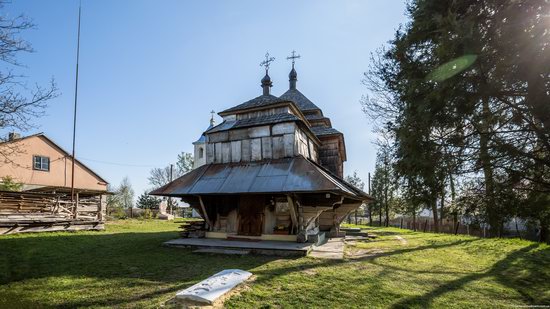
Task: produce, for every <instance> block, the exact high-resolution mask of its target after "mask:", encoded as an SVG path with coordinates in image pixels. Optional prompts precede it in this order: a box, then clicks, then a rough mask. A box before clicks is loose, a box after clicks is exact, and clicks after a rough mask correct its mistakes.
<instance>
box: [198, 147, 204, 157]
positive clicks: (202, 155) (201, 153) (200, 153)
mask: <svg viewBox="0 0 550 309" xmlns="http://www.w3.org/2000/svg"><path fill="white" fill-rule="evenodd" d="M202 157H204V148H202V147H201V148H199V159H202Z"/></svg>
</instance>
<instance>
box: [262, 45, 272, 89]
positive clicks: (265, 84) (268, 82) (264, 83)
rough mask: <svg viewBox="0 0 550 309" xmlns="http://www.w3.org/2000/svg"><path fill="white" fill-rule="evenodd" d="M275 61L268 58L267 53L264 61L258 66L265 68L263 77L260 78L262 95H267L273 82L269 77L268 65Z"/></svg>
mask: <svg viewBox="0 0 550 309" xmlns="http://www.w3.org/2000/svg"><path fill="white" fill-rule="evenodd" d="M273 61H275V57H269V53H265V60H264V61H262V62H261V63H260V66H262V67H265V76H264V78H262V89H263V95H269V93H270V91H271V87H273V82H271V77H269V65H270V64H271V62H273Z"/></svg>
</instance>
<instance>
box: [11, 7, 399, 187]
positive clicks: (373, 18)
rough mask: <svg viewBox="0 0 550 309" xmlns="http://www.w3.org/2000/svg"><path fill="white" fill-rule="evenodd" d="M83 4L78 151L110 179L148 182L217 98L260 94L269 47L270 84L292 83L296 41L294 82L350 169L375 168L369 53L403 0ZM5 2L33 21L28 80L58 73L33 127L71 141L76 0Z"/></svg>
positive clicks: (189, 138)
mask: <svg viewBox="0 0 550 309" xmlns="http://www.w3.org/2000/svg"><path fill="white" fill-rule="evenodd" d="M82 8H83V13H82V30H81V53H80V77H79V79H80V82H79V110H78V119H79V121H78V127H77V151H76V157H77V158H79V159H81V160H82V161H83V162H84V163H86V164H87V165H88V166H90V167H91V168H92V169H94V170H95V171H97V172H98V173H99V174H100V175H101V176H103V177H104V178H106V179H107V180H108V181H109V182H110V183H112V184H115V185H116V184H118V183H120V181H121V180H122V178H123V177H125V176H128V177H129V178H130V181H131V183H132V184H133V186H134V189H135V191H136V194H139V193H141V192H143V190H145V189H147V188H148V187H149V186H148V183H147V176H148V174H149V171H150V169H151V168H153V167H163V166H166V165H167V164H169V163H172V162H174V161H175V159H176V155H177V154H178V153H179V152H181V151H187V152H192V150H193V148H192V144H191V143H192V142H193V141H194V140H196V139H197V138H198V137H199V136H200V134H201V133H202V131H203V130H204V129H205V128H206V127H207V126H208V121H209V117H210V114H209V111H210V110H212V109H213V110H215V111H221V110H223V109H226V108H228V107H231V106H234V105H237V104H239V103H242V102H244V101H247V100H249V99H251V98H253V97H256V96H258V95H260V94H261V88H260V79H261V78H262V77H263V73H264V72H263V70H262V68H261V67H260V66H259V63H260V62H261V61H262V60H263V57H264V54H265V53H266V51H269V53H270V54H271V55H272V56H274V57H275V58H276V61H275V62H274V63H273V64H272V66H271V70H270V76H271V78H272V80H273V82H274V86H273V88H272V93H273V94H275V95H280V94H282V93H283V92H285V91H286V89H287V88H288V72H289V70H290V63H289V61H287V60H286V56H288V55H289V54H290V52H291V51H292V50H293V49H295V50H296V51H297V52H298V54H300V55H301V56H302V58H301V59H299V60H298V61H297V63H296V69H297V71H298V89H299V90H300V91H302V93H304V94H305V95H306V96H307V97H308V98H309V99H310V100H312V101H313V102H314V103H315V104H317V106H319V107H320V108H322V109H323V112H324V114H325V115H326V116H328V117H330V118H331V120H332V124H333V126H334V127H335V128H337V129H338V130H340V131H341V132H343V133H344V134H345V139H346V148H347V157H348V161H347V162H346V163H345V167H344V172H345V173H346V174H350V173H353V171H354V170H357V171H358V173H359V175H360V176H361V177H362V178H364V179H365V180H366V178H367V173H368V172H372V171H373V168H374V162H375V155H376V148H375V146H374V145H373V144H372V142H373V140H374V138H375V137H374V135H373V134H372V133H371V124H370V122H369V120H368V119H367V118H366V117H365V115H364V114H363V113H362V112H361V105H360V103H359V101H360V99H361V96H362V95H364V94H366V91H367V90H366V89H365V87H364V86H363V85H361V78H362V74H363V72H364V71H365V70H366V69H367V67H368V64H369V55H370V53H371V52H375V51H376V50H377V48H379V47H381V46H382V45H383V44H385V43H386V42H387V41H389V40H390V39H391V38H392V37H393V34H394V32H395V30H396V29H397V27H398V26H399V25H400V24H402V23H405V22H406V21H407V20H406V16H405V15H404V11H405V4H404V1H387V0H369V1H366V0H357V1H319V0H315V1H313V0H310V1H290V0H289V1H269V2H267V1H176V0H172V1H167V0H163V1H158V0H157V1H154V0H148V1H145V0H139V1H136V0H132V1H129V0H126V1H124V0H116V1H113V0H93V1H92V0H83V1H82ZM3 11H4V14H9V15H18V14H21V13H23V14H25V15H27V16H28V17H30V18H32V19H33V21H34V23H35V24H36V25H37V27H36V29H33V30H29V31H27V32H25V33H24V35H23V37H24V38H25V39H27V40H28V41H30V42H31V43H32V45H33V47H34V49H35V50H36V52H35V53H32V54H28V55H21V56H20V57H19V60H20V61H21V62H22V63H24V64H25V66H26V67H25V68H20V69H18V70H19V71H20V72H21V73H23V74H25V75H26V76H28V78H29V81H30V82H31V83H34V82H36V83H39V84H47V82H48V81H49V80H50V78H51V77H54V78H55V80H56V82H57V85H58V88H59V89H60V93H61V95H60V96H59V97H57V98H56V99H54V100H52V101H51V102H50V105H49V108H48V110H47V116H45V117H43V118H41V119H38V120H37V121H36V122H37V125H39V128H38V129H37V130H35V131H42V132H45V133H46V134H47V135H48V136H49V137H51V138H52V139H53V140H54V141H56V142H57V143H59V144H60V145H61V146H62V147H64V148H65V149H66V150H69V151H70V149H71V139H72V113H73V95H74V78H75V76H74V75H75V73H74V70H75V67H74V65H75V50H76V29H77V12H78V1H77V0H71V1H69V0H56V1H53V0H50V1H44V0H25V1H22V0H21V1H18V0H13V2H12V3H9V4H7V5H6V6H5V8H4V10H3ZM217 120H218V121H219V120H220V119H219V118H218V119H217ZM2 133H5V132H2ZM30 133H34V131H33V132H25V133H24V134H30Z"/></svg>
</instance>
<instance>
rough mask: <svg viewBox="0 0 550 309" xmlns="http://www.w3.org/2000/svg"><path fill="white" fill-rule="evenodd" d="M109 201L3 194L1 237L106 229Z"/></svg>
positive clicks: (2, 192) (42, 195)
mask: <svg viewBox="0 0 550 309" xmlns="http://www.w3.org/2000/svg"><path fill="white" fill-rule="evenodd" d="M104 218H105V198H104V197H103V196H101V195H96V196H90V197H78V198H77V199H76V201H75V202H72V201H71V200H70V197H67V195H60V194H51V193H32V192H10V191H0V235H1V234H12V233H21V232H40V231H67V230H83V229H103V227H104V225H103V223H104Z"/></svg>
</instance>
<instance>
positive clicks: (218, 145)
mask: <svg viewBox="0 0 550 309" xmlns="http://www.w3.org/2000/svg"><path fill="white" fill-rule="evenodd" d="M215 145H216V148H215V153H214V156H215V158H214V162H216V163H222V143H216V144H215Z"/></svg>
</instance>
